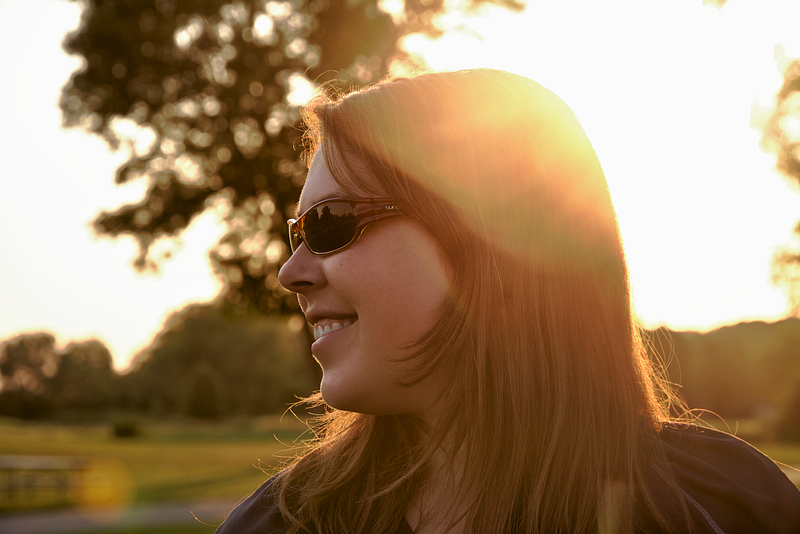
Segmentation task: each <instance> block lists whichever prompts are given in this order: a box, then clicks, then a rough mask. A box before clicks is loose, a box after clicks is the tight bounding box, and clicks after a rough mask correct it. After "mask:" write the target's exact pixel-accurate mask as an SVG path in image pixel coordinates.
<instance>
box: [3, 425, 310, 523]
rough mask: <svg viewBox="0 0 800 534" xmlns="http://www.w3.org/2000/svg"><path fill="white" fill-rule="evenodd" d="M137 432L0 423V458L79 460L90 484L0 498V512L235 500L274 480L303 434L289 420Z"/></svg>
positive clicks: (155, 427) (151, 428) (165, 427)
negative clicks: (123, 433) (123, 435)
mask: <svg viewBox="0 0 800 534" xmlns="http://www.w3.org/2000/svg"><path fill="white" fill-rule="evenodd" d="M141 428H142V435H141V436H139V437H135V438H118V437H114V436H113V432H112V427H111V425H109V424H92V425H65V424H49V423H24V422H19V421H15V420H10V419H0V436H2V439H0V455H41V456H68V457H77V458H81V459H85V460H86V466H87V467H86V472H85V473H84V474H83V476H84V478H83V480H84V481H89V484H86V483H85V482H84V483H82V484H81V485H82V486H84V488H83V489H82V490H80V489H79V490H75V491H72V492H71V493H70V494H69V495H68V496H65V495H64V492H60V493H59V492H56V491H49V492H48V491H37V492H28V493H27V494H24V493H23V494H19V495H16V496H13V495H9V492H6V491H0V511H10V510H20V509H30V508H41V507H51V506H54V505H55V506H58V505H76V504H77V505H81V504H83V505H107V504H111V505H128V504H143V503H153V502H171V501H196V500H203V499H215V500H219V499H232V500H236V499H239V498H241V497H244V496H245V495H247V494H249V493H251V492H252V491H253V490H254V489H255V488H257V487H258V486H259V485H260V484H261V483H262V482H264V481H265V480H266V479H267V478H268V476H269V474H270V473H271V472H274V469H275V468H276V466H278V465H279V464H280V458H279V457H276V454H280V453H281V452H282V451H283V452H284V455H285V454H286V451H287V450H288V449H289V448H290V447H291V446H292V444H293V442H294V440H295V439H296V438H297V437H298V436H299V435H300V434H301V433H302V432H303V431H304V429H305V427H304V426H303V425H302V423H300V422H299V421H297V420H296V419H294V418H293V417H291V416H286V417H284V418H282V419H281V418H279V417H264V418H259V419H250V420H246V421H241V422H232V423H225V424H214V425H211V424H200V423H191V422H169V423H167V422H158V421H151V422H144V423H141ZM265 471H266V473H265ZM0 484H3V480H0ZM86 487H88V489H87V488H86ZM64 501H72V502H64Z"/></svg>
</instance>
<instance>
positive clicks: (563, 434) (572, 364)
mask: <svg viewBox="0 0 800 534" xmlns="http://www.w3.org/2000/svg"><path fill="white" fill-rule="evenodd" d="M304 118H305V122H306V124H307V126H308V133H307V139H308V140H309V147H308V148H309V153H311V154H313V153H314V152H315V151H316V150H317V148H320V149H321V150H322V152H323V154H324V157H325V160H326V162H327V163H328V166H329V168H330V170H331V173H332V174H333V176H334V178H335V179H336V180H337V181H338V182H340V183H341V184H342V185H343V186H345V187H346V186H348V185H355V186H358V188H360V189H362V190H363V189H366V190H369V189H370V188H371V187H373V186H372V184H373V183H374V182H375V181H377V183H379V184H380V186H381V187H382V188H383V189H384V190H385V191H386V193H388V195H389V196H390V197H391V198H392V199H393V200H394V201H395V202H396V203H397V204H398V205H400V206H401V207H402V210H403V213H404V214H406V216H408V217H411V218H413V219H415V220H417V221H419V222H420V223H421V224H422V225H424V227H425V228H426V229H427V230H428V231H429V232H430V234H431V235H432V236H433V237H434V239H436V240H437V242H438V243H439V245H440V246H441V248H442V250H443V251H444V254H445V256H446V258H447V261H448V263H449V267H450V268H451V270H452V273H453V276H452V291H451V294H450V296H449V299H448V301H447V303H446V304H445V306H444V307H443V308H442V310H441V314H440V319H439V321H438V323H437V324H435V325H434V327H433V328H432V329H431V331H430V332H429V333H428V334H427V335H426V336H425V338H424V339H421V340H419V342H418V343H417V344H416V345H415V346H414V347H413V348H414V349H415V351H414V356H413V358H415V359H416V361H417V362H418V365H417V366H416V370H417V372H416V374H415V375H414V376H409V377H408V383H409V384H412V383H415V382H417V381H419V380H421V379H423V378H424V377H426V376H427V375H429V374H431V373H433V372H437V373H439V372H444V373H446V374H447V376H449V377H451V379H450V380H449V381H448V384H449V386H448V388H447V390H446V391H444V392H443V393H442V395H441V397H440V399H439V400H438V402H437V414H440V417H438V419H437V421H436V422H434V423H432V424H430V425H426V424H425V423H423V422H422V421H421V420H418V419H417V418H415V417H414V416H412V415H397V416H374V415H366V414H356V413H348V412H343V411H338V410H334V409H329V410H328V411H327V412H326V415H325V416H324V417H323V418H322V420H321V422H320V424H319V425H318V426H317V428H316V432H317V438H316V439H315V440H314V441H313V442H312V443H311V444H310V445H309V448H308V449H307V450H306V451H305V452H304V454H302V455H300V456H299V457H298V458H297V459H296V460H294V461H293V462H292V463H291V464H290V465H289V466H288V467H287V468H286V469H285V470H283V471H282V472H281V473H280V474H279V475H278V478H277V482H276V484H277V486H276V487H277V488H279V491H280V508H281V512H282V514H283V515H284V517H285V518H286V519H287V520H288V521H289V522H290V524H291V525H293V528H294V529H295V531H296V532H301V531H303V530H306V531H309V532H318V533H326V534H331V533H340V532H349V533H374V532H393V531H394V529H396V528H397V526H398V525H399V523H400V521H401V520H402V517H403V514H404V513H405V511H406V510H407V508H408V506H409V504H410V503H411V500H412V499H413V498H414V495H415V492H416V491H417V490H418V489H419V485H420V484H422V483H423V481H424V480H425V477H426V474H427V471H426V470H427V466H428V465H429V464H428V462H429V460H430V458H431V457H432V456H433V455H434V454H435V451H436V450H437V449H439V448H440V447H442V446H443V444H445V443H446V444H447V447H448V451H449V452H450V453H451V458H452V457H454V456H455V454H453V453H454V452H455V451H457V456H458V462H459V470H460V471H459V473H460V491H461V493H460V494H458V495H454V496H453V499H454V501H461V505H462V507H461V508H459V509H462V510H466V516H465V517H463V518H462V519H463V520H464V521H466V523H465V524H466V525H467V530H468V531H469V532H474V533H485V534H489V533H491V534H494V533H498V532H520V533H522V532H526V533H533V532H593V531H609V530H611V531H623V532H624V531H631V530H633V528H634V526H633V518H632V513H631V510H632V508H633V506H632V505H633V502H634V500H636V499H641V500H642V501H643V502H644V504H645V506H647V507H648V508H650V510H651V511H652V513H653V515H654V516H655V517H656V518H657V519H658V520H659V521H660V522H662V523H664V526H665V527H666V526H667V525H666V521H665V520H664V518H663V517H662V516H661V514H660V513H659V512H658V507H657V505H656V503H655V502H653V497H652V496H651V495H650V493H649V491H648V488H647V485H646V483H645V478H646V472H647V471H648V469H649V468H650V467H649V466H650V465H651V464H652V463H655V464H656V465H659V466H660V468H661V469H662V471H663V472H665V473H667V474H669V473H670V471H669V469H668V466H667V465H666V462H665V461H664V458H663V453H662V452H661V451H660V449H659V447H658V445H657V440H656V439H655V437H654V436H655V434H656V433H657V432H658V430H659V428H660V427H661V425H662V424H663V423H664V422H666V421H667V420H668V413H669V412H668V410H669V402H670V400H671V397H670V393H669V391H668V389H667V388H664V387H661V383H660V381H659V380H658V379H657V378H656V375H655V373H654V371H653V369H651V365H650V362H649V360H648V359H647V357H646V354H645V351H644V348H643V345H642V342H641V339H640V336H639V333H638V329H637V326H636V324H635V321H634V319H633V317H632V313H631V299H630V294H629V282H628V273H627V266H626V262H625V257H624V253H623V249H622V246H621V242H620V237H619V231H618V227H617V222H616V216H615V213H614V209H613V206H612V203H611V198H610V195H609V192H608V187H607V184H606V180H605V177H604V175H603V171H602V169H601V167H600V163H599V161H598V159H597V156H596V154H595V152H594V150H593V148H592V146H591V144H590V143H589V141H588V139H587V137H586V135H585V133H584V131H583V129H582V128H581V126H580V124H579V123H578V121H577V120H576V119H575V117H574V115H573V114H572V112H571V110H570V109H569V108H568V107H567V106H566V104H564V103H563V102H562V101H561V100H560V99H559V98H558V97H557V96H555V95H554V94H553V93H552V92H550V91H549V90H547V89H545V88H544V87H542V86H541V85H539V84H537V83H535V82H533V81H531V80H529V79H526V78H523V77H520V76H516V75H512V74H509V73H506V72H501V71H494V70H469V71H459V72H449V73H427V74H422V75H419V76H416V77H412V78H403V79H394V80H390V81H386V82H382V83H380V84H378V85H376V86H373V87H370V88H368V89H365V90H362V91H360V92H356V93H352V94H350V95H347V96H345V97H342V98H338V99H334V100H330V99H328V98H327V97H325V96H320V97H318V98H317V99H316V100H315V101H314V102H313V103H312V104H311V105H310V106H309V107H308V108H307V109H306V113H305V115H304ZM354 162H358V165H357V166H355V165H354V164H353V163H354ZM365 168H366V170H367V171H368V172H364V171H365ZM317 400H318V401H319V399H317ZM676 494H677V492H676ZM677 497H678V498H680V496H679V495H678V496H677ZM673 527H674V526H673Z"/></svg>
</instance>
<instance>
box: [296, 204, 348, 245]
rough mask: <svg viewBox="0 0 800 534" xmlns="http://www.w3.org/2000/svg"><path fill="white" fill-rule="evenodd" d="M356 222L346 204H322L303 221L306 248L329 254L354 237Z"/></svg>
mask: <svg viewBox="0 0 800 534" xmlns="http://www.w3.org/2000/svg"><path fill="white" fill-rule="evenodd" d="M357 227H358V220H357V219H356V215H355V213H353V207H352V206H351V205H350V204H349V203H346V202H334V203H330V204H324V205H322V206H319V207H317V208H316V209H312V210H311V211H310V212H308V213H307V214H306V216H305V218H304V219H303V231H304V233H305V239H306V242H307V243H308V246H309V247H310V248H311V249H313V250H314V251H316V252H330V251H332V250H336V249H337V248H341V247H343V246H345V245H347V244H348V243H349V242H350V241H351V240H352V239H353V238H354V237H355V235H356V229H357Z"/></svg>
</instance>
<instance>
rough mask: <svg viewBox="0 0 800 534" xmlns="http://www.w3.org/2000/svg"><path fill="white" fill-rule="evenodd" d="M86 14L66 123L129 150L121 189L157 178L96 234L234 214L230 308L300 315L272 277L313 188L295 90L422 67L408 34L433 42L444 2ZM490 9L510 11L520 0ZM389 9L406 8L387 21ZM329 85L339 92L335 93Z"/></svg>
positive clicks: (152, 237) (221, 261)
mask: <svg viewBox="0 0 800 534" xmlns="http://www.w3.org/2000/svg"><path fill="white" fill-rule="evenodd" d="M77 1H82V2H83V3H84V4H85V6H86V11H85V13H84V17H83V23H82V25H81V27H80V28H79V30H78V31H77V32H75V33H74V34H72V35H71V36H69V37H68V39H67V40H66V42H65V49H66V50H67V51H68V52H70V53H73V54H79V55H81V56H82V57H83V58H85V62H84V66H83V68H82V69H81V70H80V71H79V72H76V73H75V74H74V75H73V76H72V79H71V80H70V81H69V83H68V84H67V86H66V87H65V88H64V90H63V95H62V99H61V107H62V110H63V113H64V121H65V124H66V125H70V126H76V125H80V126H82V127H85V128H87V129H89V130H90V131H92V132H95V133H98V134H101V135H103V136H105V138H106V139H107V140H108V142H109V143H111V145H112V146H118V145H119V144H120V143H121V142H125V143H127V145H128V146H129V148H130V150H131V157H130V160H129V161H128V162H127V163H126V164H125V165H123V166H122V167H121V168H120V169H119V171H118V172H117V176H116V180H117V182H118V183H125V182H128V181H131V180H148V183H149V190H148V192H147V195H146V197H145V198H144V199H143V200H142V201H141V202H138V203H135V204H129V205H126V206H123V207H121V208H119V209H118V210H117V211H115V212H113V213H102V214H101V215H100V216H99V217H98V218H97V220H96V221H95V228H96V229H97V230H98V231H99V232H101V233H104V234H109V235H112V236H117V235H120V234H130V235H133V236H135V237H136V238H138V240H139V243H140V255H139V258H138V259H137V260H136V265H137V267H138V268H140V269H144V268H151V267H155V266H156V265H157V263H158V258H154V257H153V256H154V255H153V254H152V247H151V245H152V244H153V243H154V241H156V240H158V239H163V238H170V237H172V236H176V235H178V234H179V233H180V232H181V231H183V230H184V229H185V228H186V227H187V225H188V224H189V223H190V222H191V220H192V219H193V218H195V217H197V216H198V215H199V214H200V213H202V212H204V211H206V210H210V209H217V210H219V211H220V212H222V213H224V214H225V220H226V222H227V224H228V233H227V235H225V237H224V238H223V239H222V240H221V242H220V243H218V244H217V246H216V248H215V249H214V251H213V252H212V257H213V259H214V260H215V264H216V265H217V268H218V272H219V274H220V275H221V276H222V277H223V278H224V279H225V280H226V281H227V285H228V291H227V294H226V296H227V299H228V301H229V303H231V304H235V305H237V306H238V307H241V308H252V309H257V310H259V311H262V312H271V311H283V312H287V311H291V310H293V309H296V307H297V303H296V302H295V300H294V299H288V298H286V296H287V295H286V293H285V292H283V291H282V290H281V289H280V286H279V284H278V281H277V270H278V265H279V264H280V263H281V262H282V260H284V259H285V258H286V256H287V253H288V247H287V245H286V241H285V240H286V237H285V236H284V234H285V232H284V219H285V218H286V217H287V216H290V215H291V213H292V212H293V210H294V206H295V202H296V200H297V198H298V195H299V191H300V188H301V187H302V184H303V182H304V180H305V166H304V165H303V163H302V162H301V161H300V157H299V153H298V148H300V144H301V139H300V138H301V130H300V128H299V123H300V116H299V108H298V107H297V105H296V104H297V95H298V92H299V91H301V90H302V89H303V87H307V86H308V80H313V81H314V82H315V83H317V84H326V83H329V82H331V83H332V82H333V81H334V80H337V81H338V87H342V86H343V85H344V84H350V83H353V82H355V83H358V84H366V83H369V82H372V81H375V80H377V79H379V78H381V77H383V76H384V75H385V74H386V73H387V72H388V70H389V69H390V68H392V67H397V66H398V65H402V64H404V62H407V63H406V65H407V66H408V67H413V66H414V65H415V63H414V62H413V61H411V60H410V58H408V57H406V56H405V55H404V54H403V52H402V50H401V48H400V47H399V43H400V39H401V37H402V36H404V35H407V34H410V33H415V32H426V33H428V34H435V33H436V28H435V25H434V18H435V16H436V15H437V14H440V13H442V12H443V11H444V9H445V1H444V0H406V1H405V2H397V3H392V2H389V1H384V2H378V1H377V0H232V1H230V2H224V1H223V0H77ZM485 2H491V3H495V4H499V5H502V6H505V7H508V8H512V9H520V8H521V7H522V4H521V0H464V6H463V7H464V8H469V7H474V6H475V5H477V4H480V3H485ZM379 5H380V6H398V9H397V10H395V11H394V12H393V13H391V14H389V13H387V12H385V11H383V10H381V8H380V7H379ZM329 87H331V88H333V87H334V85H330V86H329Z"/></svg>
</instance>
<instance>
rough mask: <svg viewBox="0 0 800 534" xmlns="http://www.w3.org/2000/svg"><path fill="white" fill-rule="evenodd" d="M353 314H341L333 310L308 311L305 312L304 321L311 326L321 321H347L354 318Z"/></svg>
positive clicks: (354, 314)
mask: <svg viewBox="0 0 800 534" xmlns="http://www.w3.org/2000/svg"><path fill="white" fill-rule="evenodd" d="M355 316H356V313H355V312H342V311H334V310H308V311H306V321H308V322H309V323H311V324H312V325H314V324H317V323H318V322H319V321H321V320H323V319H334V320H335V319H349V318H351V317H355Z"/></svg>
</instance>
